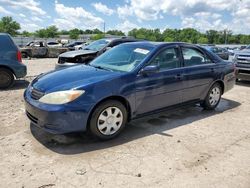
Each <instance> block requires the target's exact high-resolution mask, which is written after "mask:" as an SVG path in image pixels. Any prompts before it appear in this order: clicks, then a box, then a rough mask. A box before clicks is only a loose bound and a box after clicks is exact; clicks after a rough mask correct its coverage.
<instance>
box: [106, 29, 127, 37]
mask: <svg viewBox="0 0 250 188" xmlns="http://www.w3.org/2000/svg"><path fill="white" fill-rule="evenodd" d="M107 34H110V35H116V36H125V34H124V33H123V32H122V31H119V30H109V31H107Z"/></svg>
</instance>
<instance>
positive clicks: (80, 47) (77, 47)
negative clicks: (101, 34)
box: [75, 42, 89, 50]
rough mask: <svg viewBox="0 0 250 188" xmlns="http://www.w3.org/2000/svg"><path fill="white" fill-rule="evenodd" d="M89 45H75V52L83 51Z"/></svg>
mask: <svg viewBox="0 0 250 188" xmlns="http://www.w3.org/2000/svg"><path fill="white" fill-rule="evenodd" d="M88 45H89V43H87V42H86V43H83V44H80V45H76V46H75V50H82V49H84V48H85V47H86V46H88Z"/></svg>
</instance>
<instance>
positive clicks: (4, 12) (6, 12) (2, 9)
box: [0, 6, 12, 15]
mask: <svg viewBox="0 0 250 188" xmlns="http://www.w3.org/2000/svg"><path fill="white" fill-rule="evenodd" d="M0 14H9V15H12V13H11V12H10V11H8V10H6V9H5V8H3V7H1V6H0Z"/></svg>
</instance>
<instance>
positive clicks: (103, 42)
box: [85, 39, 110, 51]
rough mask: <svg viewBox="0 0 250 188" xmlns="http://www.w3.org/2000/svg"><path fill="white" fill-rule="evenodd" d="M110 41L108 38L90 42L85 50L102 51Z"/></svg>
mask: <svg viewBox="0 0 250 188" xmlns="http://www.w3.org/2000/svg"><path fill="white" fill-rule="evenodd" d="M109 42H110V41H109V40H106V39H101V40H97V41H94V42H92V43H90V44H89V45H88V46H86V48H85V50H94V51H100V50H101V49H102V48H103V47H105V46H106V45H107V44H108V43H109Z"/></svg>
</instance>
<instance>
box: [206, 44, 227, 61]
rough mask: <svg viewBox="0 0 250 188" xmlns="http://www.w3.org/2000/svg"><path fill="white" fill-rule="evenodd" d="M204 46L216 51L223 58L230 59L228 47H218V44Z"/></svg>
mask: <svg viewBox="0 0 250 188" xmlns="http://www.w3.org/2000/svg"><path fill="white" fill-rule="evenodd" d="M203 47H204V48H206V49H207V50H209V51H211V52H213V53H215V54H216V55H218V56H219V57H220V58H221V59H224V60H229V55H230V52H228V50H227V49H225V48H221V47H217V46H203Z"/></svg>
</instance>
